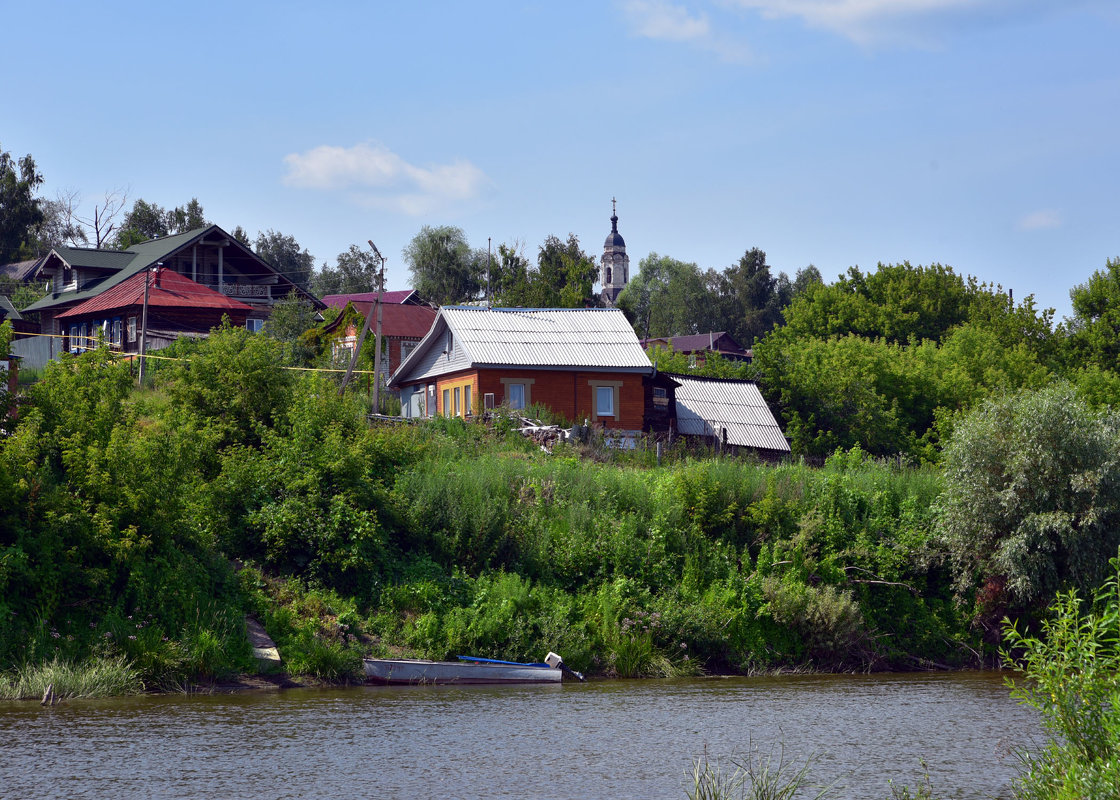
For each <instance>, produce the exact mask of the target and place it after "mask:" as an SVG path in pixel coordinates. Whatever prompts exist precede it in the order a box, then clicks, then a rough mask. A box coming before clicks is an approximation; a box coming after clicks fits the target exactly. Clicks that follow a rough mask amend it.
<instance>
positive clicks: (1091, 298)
mask: <svg viewBox="0 0 1120 800" xmlns="http://www.w3.org/2000/svg"><path fill="white" fill-rule="evenodd" d="M1069 297H1070V300H1071V301H1072V302H1073V313H1074V317H1073V319H1072V320H1070V322H1069V334H1068V350H1069V356H1070V359H1069V360H1070V363H1071V364H1077V365H1087V364H1095V365H1097V366H1099V367H1102V368H1103V369H1110V370H1115V369H1117V368H1118V367H1120V258H1110V259H1108V260H1107V261H1106V262H1105V268H1104V269H1103V270H1097V271H1096V272H1094V273H1093V274H1092V275H1091V276H1090V277H1089V280H1087V281H1086V282H1085V283H1082V284H1079V285H1077V286H1076V287H1074V288H1073V289H1072V290H1070V293H1069Z"/></svg>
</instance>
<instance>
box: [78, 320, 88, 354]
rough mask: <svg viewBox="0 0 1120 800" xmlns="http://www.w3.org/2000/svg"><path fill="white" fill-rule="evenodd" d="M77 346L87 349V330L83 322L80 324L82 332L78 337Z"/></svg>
mask: <svg viewBox="0 0 1120 800" xmlns="http://www.w3.org/2000/svg"><path fill="white" fill-rule="evenodd" d="M78 346H79V347H82V348H86V347H89V328H87V327H86V324H85V323H84V322H83V323H82V332H81V333H80V334H79V335H78Z"/></svg>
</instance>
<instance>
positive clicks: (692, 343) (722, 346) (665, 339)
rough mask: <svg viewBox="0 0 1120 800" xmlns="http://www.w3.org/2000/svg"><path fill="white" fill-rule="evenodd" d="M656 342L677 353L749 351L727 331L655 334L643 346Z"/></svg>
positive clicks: (643, 342) (643, 341)
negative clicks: (685, 334) (677, 334)
mask: <svg viewBox="0 0 1120 800" xmlns="http://www.w3.org/2000/svg"><path fill="white" fill-rule="evenodd" d="M656 344H668V345H669V346H670V347H672V348H673V350H674V351H675V352H677V353H697V352H700V351H703V350H712V351H719V352H724V353H743V354H745V353H746V352H747V351H746V350H744V349H743V348H742V347H741V346H740V345H739V343H738V342H737V341H735V339H733V338H732V336H731V334H730V333H727V332H726V331H712V332H711V333H695V334H690V335H688V336H655V337H651V338H649V339H642V346H643V347H649V346H650V345H656Z"/></svg>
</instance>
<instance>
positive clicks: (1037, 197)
mask: <svg viewBox="0 0 1120 800" xmlns="http://www.w3.org/2000/svg"><path fill="white" fill-rule="evenodd" d="M2 18H3V20H4V22H5V27H6V28H7V29H8V31H9V35H8V36H6V37H5V57H4V64H3V66H2V67H0V76H2V80H0V87H2V89H0V147H2V148H3V149H4V150H7V151H9V152H11V153H12V154H13V155H16V156H20V155H23V154H24V153H31V154H32V155H33V156H34V157H35V160H36V162H37V164H38V166H39V168H40V170H41V171H42V172H43V174H44V177H45V178H46V183H45V184H44V187H43V190H42V192H43V194H44V195H46V196H48V197H54V196H55V193H56V192H58V191H77V192H79V193H80V196H81V204H82V206H84V207H85V210H87V211H88V210H92V206H93V204H94V203H95V202H97V201H98V200H100V199H101V197H102V196H103V195H104V194H105V193H106V192H107V191H111V190H114V189H124V190H127V192H128V195H129V200H130V204H131V201H132V200H134V199H136V198H143V199H145V200H148V201H150V202H154V203H158V204H159V205H162V206H165V207H168V208H170V207H173V206H176V205H181V204H183V203H185V202H187V201H188V200H190V199H191V198H192V197H197V198H198V199H199V201H200V202H201V203H202V205H203V207H204V209H205V211H206V214H207V216H208V217H209V218H210V219H212V220H213V221H214V222H216V223H218V224H219V225H222V226H223V227H225V228H227V229H232V228H233V227H234V226H237V225H241V226H243V227H245V228H246V229H247V230H248V231H249V232H250V234H255V233H256V232H257V231H259V230H264V229H268V228H272V229H275V230H279V231H281V232H283V233H285V234H291V235H293V236H295V238H296V239H297V240H298V241H299V242H300V243H301V244H302V245H303V246H305V247H306V248H308V249H309V250H310V251H311V252H312V253H313V254H314V255H315V257H316V261H317V263H319V264H322V263H323V262H324V261H326V262H330V263H333V262H334V259H335V257H336V256H337V255H338V253H340V252H342V251H344V250H346V249H347V247H349V246H350V245H351V244H355V243H360V244H362V245H363V246H364V244H365V242H366V240H367V239H373V241H374V242H375V243H377V245H378V247H379V248H380V249H381V251H382V252H383V253H384V254H385V255H386V256H387V257H388V265H387V266H388V273H389V275H388V281H387V283H388V287H389V288H403V287H405V286H407V285H408V281H409V277H408V272H407V269H406V267H405V264H404V261H403V258H402V256H401V250H402V248H403V247H404V246H405V245H406V244H407V243H408V241H409V240H410V239H411V238H412V237H413V236H414V235H415V234H416V233H417V231H419V230H420V228H421V226H423V225H443V224H450V225H456V226H459V227H461V228H462V229H463V230H464V231H465V232H466V234H467V237H468V239H469V240H470V242H471V244H472V245H473V246H476V247H485V246H486V241H487V237H491V238H492V240H493V242H494V245H495V248H496V246H497V244H498V243H500V242H507V243H512V242H514V241H518V242H520V243H522V244H523V245H524V248H525V251H526V253H527V255H529V256H530V257H535V255H536V251H537V248H538V247H539V245H540V244H541V242H542V241H543V240H544V238H545V237H546V236H547V235H548V234H550V233H551V234H556V235H558V236H561V237H566V236H567V234H568V233H569V232H573V233H575V234H576V235H577V236H579V238H580V241H581V242H582V243H583V245H584V249H585V250H587V251H588V252H589V253H591V254H594V255H598V254H600V253H601V250H602V242H603V239H604V237H605V236H606V234H607V233H608V232H609V230H610V221H609V217H610V210H611V198H612V197H617V199H618V214H619V230H620V232H621V233H622V235H623V236H624V237H625V239H626V242H627V248H628V251H629V254H630V258H631V268H632V270H633V271H636V270H637V266H638V262H639V260H640V259H641V258H643V257H645V256H646V255H647V254H649V253H650V252H656V253H659V254H662V255H669V256H673V257H674V258H679V259H682V260H685V261H692V262H696V263H697V264H699V265H700V266H701V267H702V268H708V267H715V268H717V269H722V268H723V267H726V266H728V265H729V264H732V263H733V262H735V261H736V260H737V259H738V258H739V256H740V255H742V253H743V251H744V250H746V249H748V248H751V247H760V248H762V249H763V250H765V251H766V253H767V255H768V260H769V262H770V264H771V265H772V267H774V268H775V269H778V270H784V271H785V272H787V273H789V274H790V275H791V276H792V275H793V274H794V273H795V272H796V271H797V270H798V269H801V268H803V267H805V266H806V265H808V264H810V263H811V264H815V265H816V266H817V267H818V268H819V269H820V270H821V272H822V274H823V275H824V276H825V278H826V279H828V280H833V279H834V278H835V277H836V276H837V275H838V274H840V273H841V272H844V271H845V270H846V269H847V268H848V267H849V266H852V265H858V266H860V267H861V268H863V269H873V268H874V267H875V265H876V264H877V263H878V262H883V263H896V262H900V261H903V260H908V261H910V262H911V263H912V264H930V263H934V262H938V263H942V264H948V265H950V266H952V267H953V268H954V269H955V270H956V271H957V272H960V273H962V274H969V275H975V276H976V277H977V278H979V279H981V280H984V281H990V282H994V283H999V284H1002V285H1003V286H1004V287H1005V288H1011V289H1013V290H1014V293H1015V297H1016V298H1017V299H1022V298H1024V297H1025V296H1026V295H1028V294H1034V295H1035V297H1036V300H1037V302H1038V304H1039V305H1040V306H1043V307H1054V308H1056V309H1057V311H1058V317H1059V318H1061V317H1062V316H1064V315H1067V314H1068V313H1070V309H1069V290H1070V288H1072V287H1073V286H1075V285H1076V284H1078V283H1081V282H1083V281H1085V280H1086V279H1087V278H1088V277H1089V276H1090V275H1091V274H1092V272H1093V271H1094V270H1097V269H1101V268H1103V267H1104V265H1105V260H1106V259H1107V258H1109V257H1115V256H1117V255H1120V192H1118V191H1117V181H1116V178H1117V176H1120V147H1118V145H1117V141H1118V138H1117V134H1118V131H1120V125H1118V124H1117V123H1118V117H1120V60H1118V59H1117V58H1116V46H1115V43H1116V41H1117V36H1118V34H1120V10H1118V7H1117V5H1116V4H1115V3H1114V2H1111V1H1109V0H1046V1H1045V2H1043V0H703V1H701V0H697V1H695V2H693V0H682V2H670V1H664V2H663V1H662V0H617V1H616V2H607V1H604V2H579V1H576V2H540V3H510V4H504V3H482V4H466V3H401V2H393V3H380V2H374V3H346V2H335V3H332V2H322V3H319V4H316V5H312V4H307V3H288V2H269V3H256V2H243V3H229V4H211V3H207V2H200V3H194V4H190V5H187V6H183V5H174V4H158V3H150V2H144V3H124V2H119V3H112V2H111V3H108V4H89V3H81V4H78V3H41V4H33V3H11V4H8V7H7V8H5V9H4V10H3V12H2ZM13 34H14V35H13Z"/></svg>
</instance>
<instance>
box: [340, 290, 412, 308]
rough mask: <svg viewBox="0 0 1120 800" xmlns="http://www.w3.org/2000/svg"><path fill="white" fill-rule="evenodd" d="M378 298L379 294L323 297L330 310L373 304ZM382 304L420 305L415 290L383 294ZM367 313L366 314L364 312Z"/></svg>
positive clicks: (367, 293)
mask: <svg viewBox="0 0 1120 800" xmlns="http://www.w3.org/2000/svg"><path fill="white" fill-rule="evenodd" d="M376 298H377V292H352V293H351V294H327V295H323V302H324V303H326V305H327V306H329V307H330V308H338V309H342V308H346V304H347V303H355V304H357V303H372V302H373V301H374V300H375V299H376ZM381 302H382V303H384V304H385V305H402V304H404V303H419V302H420V301H419V298H418V296H417V294H416V290H415V289H397V290H394V291H392V292H382V293H381ZM362 313H365V312H362Z"/></svg>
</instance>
